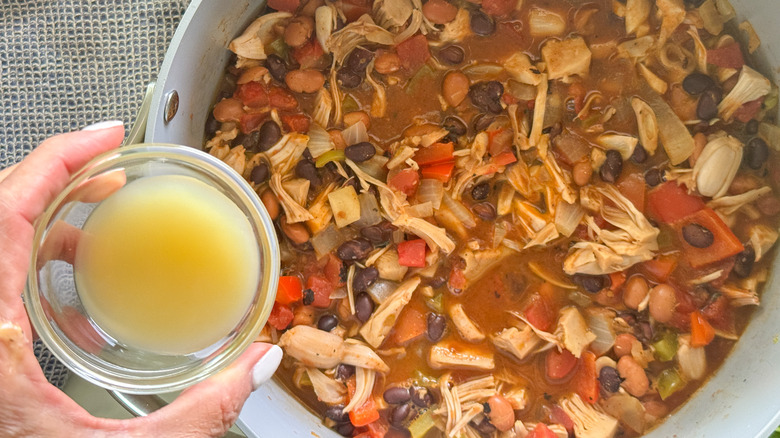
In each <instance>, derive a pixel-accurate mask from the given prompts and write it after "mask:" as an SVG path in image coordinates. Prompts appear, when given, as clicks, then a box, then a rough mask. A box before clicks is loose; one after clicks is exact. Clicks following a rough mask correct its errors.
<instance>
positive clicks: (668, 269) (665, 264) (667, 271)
mask: <svg viewBox="0 0 780 438" xmlns="http://www.w3.org/2000/svg"><path fill="white" fill-rule="evenodd" d="M676 267H677V255H676V254H669V255H660V256H658V257H656V258H654V259H652V260H648V261H646V262H643V263H642V264H640V268H641V269H642V270H643V271H644V272H645V273H646V274H648V275H649V276H650V277H651V278H652V279H653V280H655V281H657V282H659V283H662V282H664V281H666V280H668V279H669V276H670V275H672V272H674V268H676Z"/></svg>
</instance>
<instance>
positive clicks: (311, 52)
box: [292, 38, 325, 69]
mask: <svg viewBox="0 0 780 438" xmlns="http://www.w3.org/2000/svg"><path fill="white" fill-rule="evenodd" d="M324 54H325V52H324V51H323V50H322V46H320V43H319V41H317V39H316V38H312V39H311V40H309V41H308V42H307V43H306V44H304V45H302V46H301V47H296V48H295V49H294V50H293V52H292V57H293V59H295V60H296V61H297V62H298V64H300V66H301V67H300V68H302V69H307V68H311V67H313V66H315V65H317V64H318V63H319V61H320V58H322V55H324Z"/></svg>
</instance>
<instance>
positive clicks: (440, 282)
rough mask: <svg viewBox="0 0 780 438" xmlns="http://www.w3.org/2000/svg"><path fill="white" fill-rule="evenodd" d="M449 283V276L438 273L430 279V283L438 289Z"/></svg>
mask: <svg viewBox="0 0 780 438" xmlns="http://www.w3.org/2000/svg"><path fill="white" fill-rule="evenodd" d="M446 283H447V277H445V276H443V275H437V276H435V277H433V278H431V279H430V281H429V282H428V285H429V286H430V287H432V288H434V289H438V288H440V287H442V286H444V285H445V284H446Z"/></svg>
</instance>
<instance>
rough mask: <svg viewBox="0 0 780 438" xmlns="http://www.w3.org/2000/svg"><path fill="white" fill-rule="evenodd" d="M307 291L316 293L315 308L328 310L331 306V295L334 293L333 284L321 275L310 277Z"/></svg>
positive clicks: (307, 281) (313, 303) (307, 282)
mask: <svg viewBox="0 0 780 438" xmlns="http://www.w3.org/2000/svg"><path fill="white" fill-rule="evenodd" d="M306 289H311V291H312V292H314V302H312V303H311V305H312V306H314V307H320V308H326V307H329V306H330V294H331V292H333V284H331V282H329V281H328V280H327V279H326V278H325V277H323V276H320V275H310V276H309V278H308V279H307V280H306Z"/></svg>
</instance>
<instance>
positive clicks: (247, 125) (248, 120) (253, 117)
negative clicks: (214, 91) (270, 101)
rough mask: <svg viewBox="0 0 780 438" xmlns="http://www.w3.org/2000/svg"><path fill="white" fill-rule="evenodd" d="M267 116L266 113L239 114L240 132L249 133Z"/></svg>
mask: <svg viewBox="0 0 780 438" xmlns="http://www.w3.org/2000/svg"><path fill="white" fill-rule="evenodd" d="M266 118H268V114H267V113H250V114H244V115H243V116H241V122H240V123H241V132H243V133H244V134H249V133H250V132H252V131H254V130H256V129H258V128H259V127H260V125H261V124H262V123H263V122H264V121H265V119H266Z"/></svg>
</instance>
